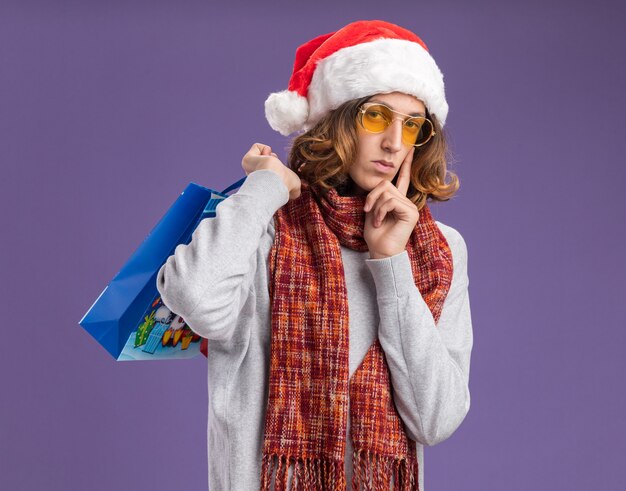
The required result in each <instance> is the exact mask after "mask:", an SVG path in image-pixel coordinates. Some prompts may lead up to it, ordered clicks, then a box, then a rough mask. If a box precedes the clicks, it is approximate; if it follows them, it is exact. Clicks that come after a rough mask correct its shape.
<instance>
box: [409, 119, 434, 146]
mask: <svg viewBox="0 0 626 491" xmlns="http://www.w3.org/2000/svg"><path fill="white" fill-rule="evenodd" d="M432 131H433V126H432V123H431V122H430V121H429V120H428V119H426V118H410V119H407V120H406V121H405V123H404V126H403V127H402V139H403V140H404V143H406V144H407V145H418V146H421V145H423V144H424V143H426V142H427V141H428V140H429V139H430V136H431V134H432Z"/></svg>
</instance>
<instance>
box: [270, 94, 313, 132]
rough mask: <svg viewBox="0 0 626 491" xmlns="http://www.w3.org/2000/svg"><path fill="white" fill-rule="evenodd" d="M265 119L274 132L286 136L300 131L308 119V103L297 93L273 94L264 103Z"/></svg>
mask: <svg viewBox="0 0 626 491" xmlns="http://www.w3.org/2000/svg"><path fill="white" fill-rule="evenodd" d="M265 117H266V118H267V121H268V122H269V124H270V126H271V127H272V128H273V129H274V130H276V131H278V132H279V133H280V134H281V135H284V136H287V135H290V134H291V133H293V132H294V131H298V130H301V129H302V127H303V126H304V123H305V122H306V120H307V118H308V117H309V103H308V101H307V100H306V97H302V96H301V95H300V94H298V93H297V92H292V91H289V90H283V91H282V92H275V93H273V94H270V96H269V97H268V98H267V100H266V101H265Z"/></svg>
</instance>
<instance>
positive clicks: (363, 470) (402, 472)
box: [351, 450, 419, 491]
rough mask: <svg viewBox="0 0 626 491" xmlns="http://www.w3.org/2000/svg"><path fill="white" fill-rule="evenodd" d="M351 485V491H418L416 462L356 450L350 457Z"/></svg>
mask: <svg viewBox="0 0 626 491" xmlns="http://www.w3.org/2000/svg"><path fill="white" fill-rule="evenodd" d="M392 478H393V488H392V487H391V485H392V484H391V483H392ZM351 485H352V491H389V490H390V489H394V490H397V491H419V468H418V463H417V460H415V461H413V462H411V461H409V460H407V459H406V458H396V457H386V456H382V455H380V454H377V453H374V452H370V451H369V450H366V451H363V450H356V451H355V452H354V453H353V455H352V483H351Z"/></svg>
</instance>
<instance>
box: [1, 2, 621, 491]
mask: <svg viewBox="0 0 626 491" xmlns="http://www.w3.org/2000/svg"><path fill="white" fill-rule="evenodd" d="M624 14H626V11H625V8H624V6H623V2H618V1H613V2H608V1H594V2H588V1H585V2H580V1H576V2H572V1H568V2H566V1H561V2H552V3H551V4H546V2H539V1H537V0H533V1H526V2H506V3H504V4H503V2H498V1H481V2H463V1H460V0H459V1H456V2H450V1H448V2H442V1H436V2H433V1H429V2H395V1H384V2H381V1H363V0H362V1H360V2H355V3H353V4H352V5H350V6H348V5H343V4H340V3H339V2H336V1H332V2H308V3H306V4H302V5H301V6H295V5H294V4H293V3H288V2H271V4H270V3H269V2H267V3H266V4H265V2H264V5H262V6H260V5H258V4H257V3H253V2H252V1H250V2H249V3H244V2H231V3H230V5H227V4H226V2H220V3H219V4H217V3H215V4H213V3H208V2H200V1H187V2H181V1H174V0H171V1H164V0H161V1H154V2H148V1H142V2H138V1H119V2H95V1H87V0H75V1H52V2H51V1H48V2H43V1H42V2H39V3H36V2H23V1H21V2H18V1H13V2H9V1H6V0H5V1H3V2H2V5H1V6H0V66H1V68H0V162H1V165H2V177H3V186H2V193H0V200H1V201H0V203H1V205H2V214H1V217H2V218H1V220H2V222H1V224H0V225H1V230H2V238H3V239H2V262H1V268H2V269H1V270H0V277H1V278H2V282H1V292H0V293H1V295H0V298H1V299H2V307H3V309H2V310H3V311H4V312H5V320H4V322H3V327H2V331H3V333H4V336H3V340H2V343H0V368H1V370H0V373H2V396H1V398H0V488H1V489H3V490H11V491H13V490H20V491H21V490H34V489H42V490H43V489H45V490H84V489H89V490H92V491H97V490H107V491H108V490H113V489H135V490H155V491H156V490H172V489H185V490H197V491H200V490H204V489H206V483H207V475H206V468H207V462H206V459H207V454H206V452H207V450H206V417H207V402H208V401H207V385H206V384H207V378H206V360H205V359H204V358H197V359H194V360H191V361H180V362H145V363H132V362H128V363H117V362H115V361H114V360H113V358H112V357H111V356H110V355H109V354H108V353H107V352H105V350H104V349H103V348H101V347H100V346H99V345H98V344H97V343H96V342H95V341H94V340H93V339H92V338H91V337H90V336H89V335H88V334H87V333H86V332H85V331H84V330H83V329H82V328H81V327H80V326H78V324H77V323H78V321H79V320H80V318H81V317H82V315H83V314H84V313H85V311H86V310H87V309H88V308H89V307H90V306H91V304H92V302H93V301H94V299H95V298H96V297H97V296H98V295H99V294H100V292H101V291H102V289H103V288H104V286H105V285H106V284H107V283H108V282H109V281H110V279H111V278H112V277H113V275H114V274H115V273H117V271H118V270H119V268H120V267H121V266H122V264H123V263H124V262H125V260H126V259H127V258H128V256H129V255H130V254H131V253H132V252H133V251H134V250H135V248H136V247H137V246H138V245H139V244H140V243H141V241H142V240H143V238H144V237H145V236H146V234H147V233H148V232H149V231H150V230H151V229H152V227H153V226H154V225H155V224H156V222H157V221H158V220H159V218H160V217H161V216H162V214H163V213H164V212H165V211H166V210H167V208H168V207H169V205H170V204H171V203H172V202H173V201H174V200H175V199H176V198H177V197H178V195H179V193H180V192H181V191H182V190H183V188H184V187H185V186H186V185H187V184H188V183H189V182H191V181H193V182H197V183H200V184H204V185H206V186H209V187H213V188H216V189H222V188H224V187H226V186H227V185H228V184H230V183H232V182H233V181H235V180H236V179H238V178H239V177H241V176H242V175H243V170H242V168H241V158H242V157H243V154H244V153H245V152H246V151H247V150H248V149H249V147H250V146H251V145H252V144H253V143H254V142H256V141H258V142H263V143H268V144H270V145H272V147H273V148H274V150H275V151H277V153H278V154H279V156H281V157H284V155H285V149H286V147H287V145H288V143H289V140H288V139H287V138H283V137H282V136H280V135H279V134H278V133H275V132H273V131H272V130H271V128H269V126H268V124H267V123H266V121H265V118H264V113H263V102H264V100H265V98H266V97H267V95H268V94H269V93H270V92H273V91H278V90H283V89H284V88H286V87H287V82H288V78H289V75H290V73H291V68H292V64H293V56H294V52H295V48H296V47H297V46H298V45H299V44H301V43H303V42H305V41H307V40H309V39H311V38H312V37H314V36H317V35H319V34H322V33H326V32H331V31H334V30H336V29H338V28H339V27H341V26H343V25H345V24H346V23H348V22H351V21H354V20H358V19H376V18H380V19H384V20H388V21H391V22H395V23H398V24H400V25H402V26H404V27H406V28H409V29H411V30H414V31H415V32H416V33H417V34H418V35H420V36H422V37H423V39H424V40H425V42H426V43H427V45H428V46H429V48H430V50H431V53H432V54H433V56H434V57H435V59H436V60H437V62H438V64H439V66H440V67H441V69H442V71H443V73H444V75H445V81H446V91H447V97H448V101H449V104H450V113H449V116H448V122H447V125H446V127H447V129H448V130H449V134H450V136H451V145H452V150H453V152H454V155H455V160H456V163H454V164H453V165H451V166H450V169H451V170H454V171H455V172H457V173H458V175H459V176H460V179H461V189H460V192H459V193H458V195H457V196H456V197H455V198H454V199H453V200H451V201H449V202H448V203H445V204H441V205H435V206H432V208H431V209H432V211H433V214H434V215H435V217H436V218H437V219H438V220H441V221H443V222H444V223H447V224H449V225H451V226H453V227H455V228H457V229H458V230H459V231H460V232H461V233H462V234H463V236H464V237H465V239H466V242H467V244H468V250H469V277H470V299H471V307H472V318H473V327H474V350H473V353H472V368H471V377H470V388H471V392H472V406H471V409H470V412H469V414H468V416H467V418H466V419H465V421H464V422H463V424H462V425H461V426H460V427H459V429H458V430H457V432H456V433H455V434H454V435H453V436H452V437H451V438H450V439H449V440H447V441H445V442H443V443H441V444H439V445H437V446H435V447H429V448H426V455H425V476H426V488H427V489H428V490H430V491H435V490H436V491H441V490H470V491H473V490H476V491H484V490H498V491H500V490H509V491H513V490H522V489H523V490H527V489H536V490H564V489H568V490H571V491H574V490H588V489H598V490H613V489H624V486H625V485H626V466H625V465H624V456H625V455H626V443H625V442H624V435H625V433H626V417H625V414H626V404H625V394H624V392H625V391H624V386H625V384H624V381H623V376H624V373H625V372H626V362H625V357H624V346H625V341H626V332H625V329H624V319H625V317H626V316H625V314H626V308H625V304H626V302H625V301H624V300H625V297H626V295H625V288H624V275H625V273H626V261H625V260H624V255H623V252H624V240H625V223H626V203H625V200H624V197H623V182H624V178H625V177H626V173H625V171H624V156H625V155H626V147H625V145H624V140H625V138H624V135H623V134H622V133H623V130H624V112H625V110H626V107H625V96H624V90H623V89H624V87H625V86H626V69H625V64H624V52H623V47H624V45H625V42H626V35H625V34H624V29H623V19H624V17H625V15H624ZM7 177H8V181H7V179H6V178H7Z"/></svg>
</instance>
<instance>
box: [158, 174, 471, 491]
mask: <svg viewBox="0 0 626 491" xmlns="http://www.w3.org/2000/svg"><path fill="white" fill-rule="evenodd" d="M288 199H289V192H288V189H287V187H286V186H285V184H284V183H283V181H282V179H281V178H280V176H279V175H278V174H276V173H275V172H273V171H271V170H268V169H264V170H258V171H255V172H253V173H251V174H250V175H249V176H248V178H247V179H246V181H245V182H244V184H243V185H242V186H241V188H240V189H239V191H238V192H237V193H235V194H233V195H232V196H231V197H229V198H228V199H226V200H224V201H223V202H221V203H220V204H219V205H218V207H217V216H216V217H214V218H209V219H205V220H203V221H202V222H201V223H200V225H199V226H198V228H196V230H195V231H194V233H193V236H192V240H191V242H190V243H189V244H188V245H182V244H181V245H179V246H178V247H176V250H175V251H174V254H173V255H171V256H170V257H169V258H168V259H167V262H166V263H165V264H164V265H163V266H162V267H161V269H160V271H159V273H158V277H157V287H158V290H159V292H160V294H161V296H162V299H163V302H164V303H165V305H167V306H168V307H169V308H170V309H171V310H172V311H173V312H175V313H177V314H180V315H181V316H182V317H183V318H184V319H185V321H186V322H187V324H188V325H189V327H190V328H191V329H192V330H193V331H195V332H196V333H198V334H199V335H201V336H203V337H205V338H207V339H208V340H209V341H208V360H207V361H208V390H209V408H208V427H207V430H208V457H209V459H208V460H209V462H208V472H209V476H208V478H209V488H210V490H211V491H225V490H232V491H248V490H250V491H254V490H258V489H259V487H260V472H261V455H262V445H263V430H264V422H265V407H266V405H267V399H268V376H269V354H270V325H271V324H270V298H269V290H268V272H269V264H268V256H269V251H270V248H271V246H272V243H273V240H274V219H273V215H274V213H275V212H276V211H277V210H278V209H279V208H280V207H281V206H283V205H284V204H285V203H287V201H288ZM436 223H437V225H438V227H439V228H440V229H441V231H442V232H443V234H444V235H445V237H446V239H447V241H448V244H449V246H450V248H451V250H452V255H453V260H454V263H453V267H454V273H453V278H452V284H451V287H450V290H449V292H448V296H447V297H446V300H445V303H444V306H443V311H442V314H441V318H440V319H439V323H438V324H437V325H436V326H435V323H434V320H433V317H432V314H431V312H430V310H429V308H428V306H427V305H426V303H425V301H424V299H423V298H422V296H421V294H420V292H419V290H418V289H417V287H416V286H415V283H414V281H413V274H412V271H411V264H410V260H409V256H408V253H407V252H406V251H403V252H402V253H400V254H397V255H395V256H392V257H387V258H383V259H369V252H357V251H353V250H350V249H348V248H345V247H341V252H342V259H343V264H344V270H345V276H346V285H347V292H348V308H349V314H350V316H349V319H350V322H349V325H350V334H349V339H350V355H349V359H350V375H352V373H353V372H354V371H355V370H356V368H357V367H358V366H359V365H360V363H361V361H362V360H363V357H364V356H365V353H366V351H367V350H368V349H369V347H370V346H371V344H372V343H373V342H374V341H375V339H376V336H378V338H379V339H380V343H381V345H382V347H383V349H384V352H385V356H386V359H387V363H388V365H389V369H390V372H391V379H392V386H393V397H394V401H395V404H396V408H397V410H398V413H399V415H400V417H401V419H402V421H403V423H404V425H405V429H406V431H407V434H408V435H409V437H410V438H411V439H413V440H415V441H416V442H417V444H416V445H417V456H418V462H419V485H420V490H421V491H424V448H423V447H424V445H426V446H429V445H435V444H437V443H439V442H441V441H443V440H445V439H446V438H448V437H450V435H452V433H453V432H454V431H455V430H456V429H457V428H458V427H459V425H460V424H461V422H462V421H463V419H464V418H465V415H466V414H467V412H468V410H469V407H470V392H469V370H470V355H471V350H472V344H473V335H472V324H471V317H470V306H469V296H468V284H469V280H468V276H467V247H466V244H465V241H464V240H463V238H462V236H461V235H460V233H459V232H458V231H456V230H455V229H453V228H452V227H449V226H447V225H444V224H442V223H440V222H436ZM346 431H347V435H348V437H347V445H346V459H345V467H346V473H347V482H348V489H349V488H350V485H349V483H350V479H351V476H352V465H351V462H352V461H351V458H352V446H351V442H350V438H349V431H350V429H349V427H348V428H347V429H346ZM451 465H454V464H451ZM290 475H291V473H290Z"/></svg>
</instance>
